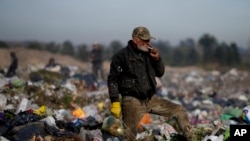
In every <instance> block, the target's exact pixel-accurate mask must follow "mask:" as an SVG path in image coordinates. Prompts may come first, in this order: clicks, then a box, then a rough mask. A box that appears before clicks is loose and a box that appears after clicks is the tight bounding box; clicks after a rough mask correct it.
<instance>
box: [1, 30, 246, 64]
mask: <svg viewBox="0 0 250 141" xmlns="http://www.w3.org/2000/svg"><path fill="white" fill-rule="evenodd" d="M20 44H21V46H23V47H27V48H29V49H34V50H46V51H48V52H51V53H56V54H63V55H68V56H72V57H74V58H77V59H79V60H81V61H88V56H89V53H90V49H91V47H89V46H88V45H86V44H80V45H74V44H73V43H72V42H71V41H69V40H67V41H64V42H63V43H56V42H49V43H42V42H38V41H29V42H24V43H20ZM152 45H153V46H155V47H157V48H158V49H159V50H160V54H161V57H162V59H163V60H164V62H165V64H166V65H169V66H193V65H202V66H204V65H207V64H213V65H218V66H229V67H237V66H239V65H242V63H243V64H250V63H249V62H248V60H250V58H249V57H248V56H249V55H250V47H249V49H246V50H244V52H243V53H241V52H240V48H239V47H238V46H237V44H236V43H229V44H228V43H225V42H222V43H219V42H218V41H217V39H216V37H214V36H212V35H210V34H204V35H202V36H201V37H200V38H199V40H198V41H197V42H195V41H194V40H193V39H192V38H188V39H185V40H182V41H180V43H179V45H177V46H171V45H170V43H169V42H168V41H162V40H159V41H152ZM125 46H126V45H123V44H122V43H121V42H120V41H118V40H114V41H112V42H111V43H110V44H109V45H108V46H105V45H102V44H101V48H102V49H103V52H104V59H105V60H110V59H111V57H112V55H113V54H114V53H116V52H117V51H118V50H119V49H121V48H123V47H125ZM10 47H12V46H11V44H10V43H9V42H7V41H1V40H0V48H10ZM249 66H250V65H249Z"/></svg>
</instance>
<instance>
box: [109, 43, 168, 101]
mask: <svg viewBox="0 0 250 141" xmlns="http://www.w3.org/2000/svg"><path fill="white" fill-rule="evenodd" d="M164 72H165V66H164V63H163V61H162V60H161V58H160V59H159V60H158V61H155V60H153V59H152V58H151V56H150V55H149V54H148V53H145V52H141V51H139V50H138V49H137V48H136V47H135V45H134V44H133V42H132V41H131V40H130V41H129V42H128V45H127V47H125V48H123V49H121V50H120V51H119V52H118V53H116V54H115V55H114V56H113V57H112V62H111V65H110V73H109V75H108V88H109V96H110V99H111V101H112V102H114V101H119V94H121V95H122V96H134V97H136V98H138V99H147V98H149V99H150V98H151V97H152V95H153V94H155V91H156V80H155V77H161V76H163V74H164Z"/></svg>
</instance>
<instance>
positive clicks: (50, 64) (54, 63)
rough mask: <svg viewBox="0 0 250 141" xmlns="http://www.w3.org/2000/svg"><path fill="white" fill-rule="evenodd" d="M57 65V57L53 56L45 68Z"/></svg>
mask: <svg viewBox="0 0 250 141" xmlns="http://www.w3.org/2000/svg"><path fill="white" fill-rule="evenodd" d="M55 66H57V64H56V62H55V59H54V58H53V57H52V58H50V59H49V62H48V64H47V65H46V66H45V68H51V67H55Z"/></svg>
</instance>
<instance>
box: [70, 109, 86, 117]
mask: <svg viewBox="0 0 250 141" xmlns="http://www.w3.org/2000/svg"><path fill="white" fill-rule="evenodd" d="M72 115H73V116H74V117H76V118H84V117H85V113H84V111H83V110H82V109H81V108H80V107H79V108H77V109H76V110H74V111H73V112H72Z"/></svg>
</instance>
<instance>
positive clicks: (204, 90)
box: [0, 66, 250, 141]
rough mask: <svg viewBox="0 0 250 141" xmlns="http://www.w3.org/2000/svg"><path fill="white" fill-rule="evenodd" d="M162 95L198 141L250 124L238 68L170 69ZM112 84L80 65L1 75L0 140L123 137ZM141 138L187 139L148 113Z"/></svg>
mask: <svg viewBox="0 0 250 141" xmlns="http://www.w3.org/2000/svg"><path fill="white" fill-rule="evenodd" d="M156 79H157V88H158V89H157V93H156V94H157V95H159V96H162V97H164V98H166V99H170V100H171V101H173V102H176V103H179V104H181V105H183V106H184V107H185V108H186V110H187V112H188V116H189V119H190V122H191V124H192V126H193V129H192V130H193V133H194V134H195V136H196V140H197V141H208V140H211V141H229V140H230V130H229V129H230V128H229V127H230V125H235V124H249V122H248V117H249V118H250V116H248V115H247V114H246V112H245V111H246V110H248V109H250V108H249V107H247V106H248V105H250V104H249V97H250V96H249V95H250V85H249V84H250V83H249V82H250V76H249V73H248V72H247V71H241V70H238V69H236V68H232V69H231V70H228V71H225V72H220V71H218V70H211V71H201V70H197V69H189V70H188V71H171V70H168V71H166V73H165V75H164V76H163V77H162V78H156ZM109 109H110V101H109V96H108V88H107V82H106V81H105V80H94V79H93V74H92V73H91V72H88V71H84V70H79V69H77V68H76V67H68V66H65V67H63V68H62V67H61V68H53V69H50V70H48V69H44V68H39V67H34V66H33V67H31V66H30V68H28V69H26V70H21V71H19V72H18V74H17V75H16V76H13V77H11V78H6V77H4V75H3V74H1V73H0V141H121V140H122V136H123V132H124V125H123V122H122V120H121V119H116V118H114V117H113V116H112V115H111V114H110V111H109ZM136 138H137V140H142V141H144V140H155V141H167V140H169V141H178V140H185V138H184V136H182V135H181V134H180V133H179V131H178V127H177V125H176V123H175V121H174V120H173V119H167V118H165V117H160V116H156V115H151V114H145V116H144V117H143V119H142V120H141V122H140V124H139V125H138V134H137V136H136Z"/></svg>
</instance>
